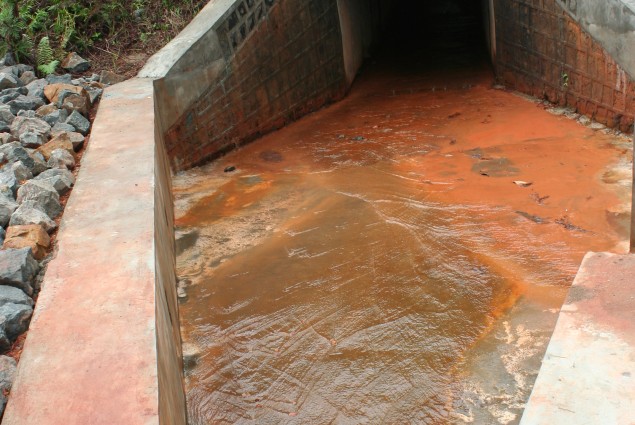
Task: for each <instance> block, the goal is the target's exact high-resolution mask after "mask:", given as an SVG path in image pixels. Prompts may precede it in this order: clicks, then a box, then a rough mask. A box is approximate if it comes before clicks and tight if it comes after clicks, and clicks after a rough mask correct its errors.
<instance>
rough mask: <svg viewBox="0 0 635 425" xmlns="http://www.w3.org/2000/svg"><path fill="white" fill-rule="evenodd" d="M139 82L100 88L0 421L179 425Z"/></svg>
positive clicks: (149, 107) (160, 237)
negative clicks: (97, 105)
mask: <svg viewBox="0 0 635 425" xmlns="http://www.w3.org/2000/svg"><path fill="white" fill-rule="evenodd" d="M156 124H157V121H155V113H154V96H153V85H152V81H151V80H143V79H133V80H130V81H127V82H125V83H122V84H118V85H116V86H113V87H111V88H109V89H107V90H106V91H105V93H104V95H103V99H102V101H101V104H100V108H99V113H98V114H97V118H96V119H95V122H94V123H93V129H92V132H91V138H90V143H89V144H88V147H87V150H86V152H85V154H84V157H83V158H82V168H81V170H80V173H79V176H78V179H77V184H76V186H75V188H74V190H73V192H72V196H71V197H70V199H69V201H68V204H67V205H66V209H65V212H64V216H63V220H62V223H61V226H60V230H59V233H58V239H57V241H58V245H57V252H56V254H55V258H54V259H53V260H52V261H51V262H50V263H49V266H48V270H47V273H46V276H45V279H44V282H43V283H42V290H41V292H40V294H39V298H38V303H37V306H36V309H35V314H34V316H33V320H32V321H31V326H30V329H29V332H28V336H27V339H26V343H25V346H24V351H23V353H22V357H21V359H20V363H19V366H18V374H17V377H16V381H15V384H14V386H13V389H12V391H11V396H10V398H9V403H8V406H7V410H6V411H5V414H4V419H3V422H2V423H3V424H4V425H26V424H29V425H31V424H32V425H53V424H55V425H62V424H63V425H85V424H91V425H100V424H103V425H112V424H139V425H149V424H156V425H158V424H175V425H185V423H186V414H185V396H184V389H183V379H182V366H181V360H180V359H181V354H180V346H181V343H180V333H179V326H178V311H177V308H176V288H175V272H174V261H175V259H174V236H173V232H172V222H173V219H172V214H173V212H172V211H173V206H172V197H171V191H170V184H169V181H170V169H169V167H168V163H167V161H166V155H165V151H164V149H163V147H162V145H161V139H160V138H155V130H156V128H157V127H156Z"/></svg>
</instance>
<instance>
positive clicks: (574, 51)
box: [494, 0, 635, 132]
mask: <svg viewBox="0 0 635 425" xmlns="http://www.w3.org/2000/svg"><path fill="white" fill-rule="evenodd" d="M494 10H495V15H496V38H497V58H496V65H495V66H496V73H497V76H498V77H499V79H501V80H502V82H503V83H504V84H506V85H508V86H511V87H513V88H515V89H517V90H519V91H522V92H525V93H528V94H531V95H534V96H536V97H540V98H544V99H546V100H549V101H550V102H553V103H556V104H559V105H562V106H565V105H566V106H570V107H573V108H575V109H576V110H577V111H578V112H580V113H582V114H585V115H587V116H590V117H592V118H593V119H595V120H596V121H598V122H601V123H603V124H606V125H607V126H609V127H614V128H619V129H620V130H622V131H624V132H631V131H632V130H633V115H634V114H635V82H634V81H633V80H632V79H631V78H629V76H628V74H626V73H625V72H624V70H622V69H621V68H620V67H619V65H617V63H616V62H615V61H614V60H613V59H612V58H611V57H610V55H609V54H607V53H606V51H605V50H604V49H603V48H602V46H601V45H600V44H599V43H597V42H596V41H594V40H593V39H592V38H591V37H590V36H589V35H588V33H586V32H585V31H584V30H583V29H581V27H580V26H579V25H578V23H577V22H575V21H574V20H573V19H572V18H571V17H570V16H569V15H568V13H567V12H565V11H564V10H563V9H562V8H561V7H560V6H559V5H558V4H557V3H556V1H555V0H495V8H494Z"/></svg>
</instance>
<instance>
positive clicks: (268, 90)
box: [165, 0, 346, 170]
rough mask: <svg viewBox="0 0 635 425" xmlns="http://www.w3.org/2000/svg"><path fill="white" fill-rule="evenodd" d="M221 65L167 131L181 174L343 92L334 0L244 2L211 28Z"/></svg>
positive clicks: (170, 153) (258, 0)
mask: <svg viewBox="0 0 635 425" xmlns="http://www.w3.org/2000/svg"><path fill="white" fill-rule="evenodd" d="M216 31H217V33H218V36H219V39H220V42H221V46H222V49H223V54H224V56H225V59H226V62H227V66H226V67H225V69H224V70H223V72H222V73H221V76H220V78H219V79H218V81H217V83H216V84H213V85H212V86H211V87H210V88H209V89H207V90H206V91H205V92H204V93H203V94H202V95H201V97H200V98H199V99H198V101H196V102H195V103H194V105H193V106H192V107H191V108H190V109H189V110H187V111H186V112H185V113H184V114H183V116H182V117H180V118H179V120H178V121H177V122H176V123H175V124H174V125H172V126H171V127H170V129H168V131H167V132H166V137H165V139H166V145H167V149H168V154H169V156H170V158H171V161H172V166H173V168H175V169H176V170H180V169H187V168H190V167H192V166H196V165H199V164H202V163H204V162H206V161H209V160H211V159H214V158H216V157H218V156H220V155H222V154H224V153H226V152H228V151H230V150H232V149H234V148H235V147H237V146H240V145H241V144H243V143H247V142H249V141H252V140H254V139H256V138H257V137H259V136H261V135H263V134H265V133H267V132H270V131H273V130H276V129H278V128H280V127H282V126H283V125H285V124H287V123H289V122H291V121H293V120H296V119H298V118H300V117H301V116H303V115H305V114H306V113H309V112H311V111H314V110H316V109H318V108H319V107H321V106H323V105H324V104H326V103H329V102H332V101H335V100H337V99H340V98H341V97H343V95H344V94H345V91H346V82H345V75H344V65H343V53H342V42H341V32H340V26H339V15H338V10H337V2H336V1H335V0H244V1H239V2H236V4H235V5H234V10H230V11H229V12H228V13H227V14H226V15H225V18H224V21H223V22H220V23H219V25H218V27H217V29H216Z"/></svg>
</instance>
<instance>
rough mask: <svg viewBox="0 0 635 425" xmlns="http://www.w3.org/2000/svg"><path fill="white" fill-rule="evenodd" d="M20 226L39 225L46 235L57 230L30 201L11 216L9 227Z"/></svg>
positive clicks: (48, 218)
mask: <svg viewBox="0 0 635 425" xmlns="http://www.w3.org/2000/svg"><path fill="white" fill-rule="evenodd" d="M21 224H39V225H40V226H42V228H43V229H44V230H46V231H47V232H48V233H51V232H52V231H53V230H55V229H57V224H56V223H55V222H54V221H53V220H51V218H50V217H49V216H48V215H46V213H45V212H44V211H42V210H40V209H39V207H38V206H37V205H36V204H35V203H33V202H32V201H27V202H24V203H22V204H21V205H20V206H18V209H17V210H15V211H14V213H13V214H12V215H11V220H9V226H19V225H21ZM29 250H30V248H29ZM1 252H2V251H0V253H1Z"/></svg>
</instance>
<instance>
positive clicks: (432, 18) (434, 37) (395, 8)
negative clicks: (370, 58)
mask: <svg viewBox="0 0 635 425" xmlns="http://www.w3.org/2000/svg"><path fill="white" fill-rule="evenodd" d="M371 13H372V15H371V22H372V21H375V22H377V23H378V31H377V37H376V40H375V45H376V46H377V50H376V54H375V56H376V57H379V58H385V59H384V60H391V61H394V63H395V64H396V65H398V67H399V68H402V69H403V68H404V67H405V68H406V69H409V70H411V71H415V72H416V71H430V70H435V69H437V70H438V69H456V68H461V67H470V66H471V67H474V66H476V67H480V66H483V65H484V64H486V63H487V62H488V59H487V58H488V53H487V52H488V50H489V48H490V45H489V40H490V39H491V38H492V36H491V28H490V21H489V16H490V12H489V3H488V2H481V1H479V0H448V1H392V2H385V3H384V4H383V7H375V8H372V11H371Z"/></svg>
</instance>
